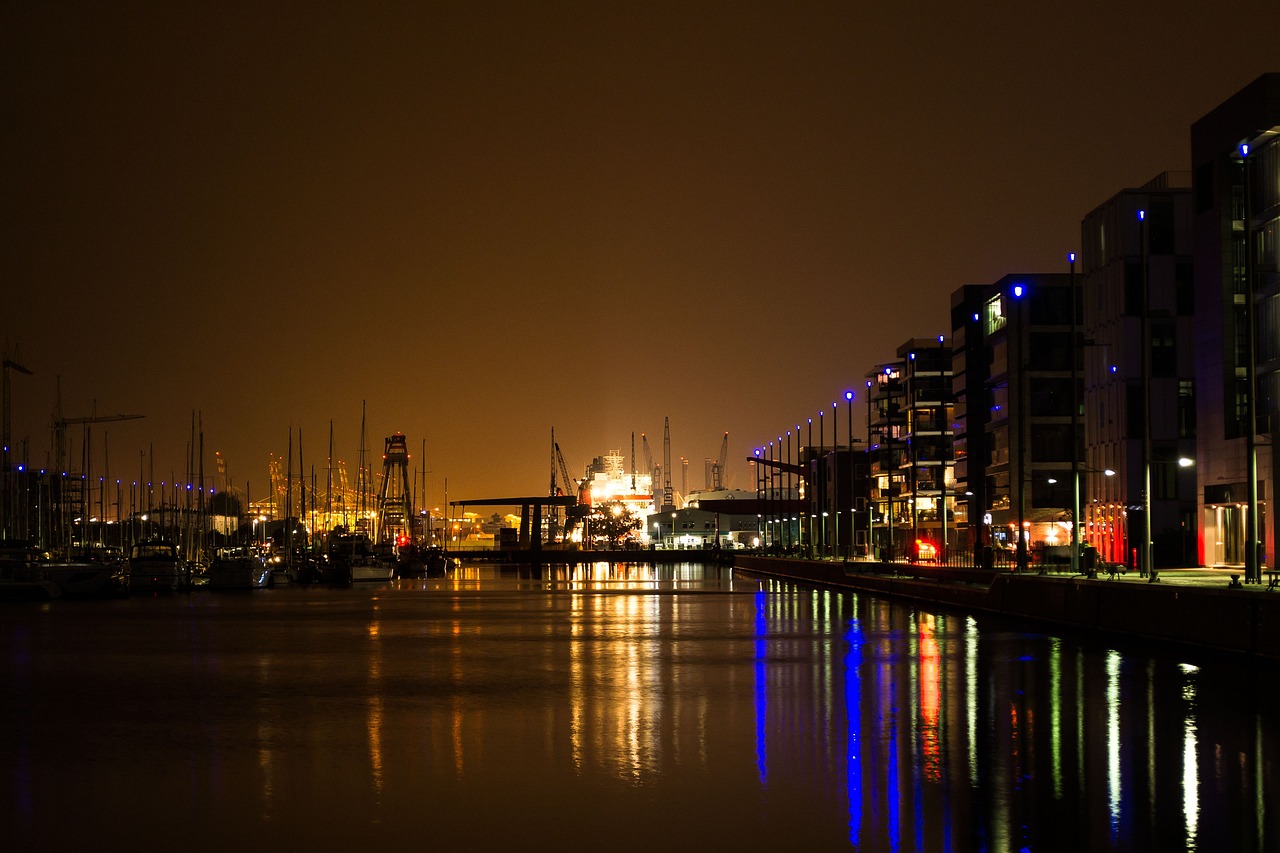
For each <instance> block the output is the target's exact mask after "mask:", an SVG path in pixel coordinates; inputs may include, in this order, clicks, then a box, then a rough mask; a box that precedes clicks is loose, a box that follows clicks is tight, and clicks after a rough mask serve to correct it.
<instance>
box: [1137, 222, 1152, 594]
mask: <svg viewBox="0 0 1280 853" xmlns="http://www.w3.org/2000/svg"><path fill="white" fill-rule="evenodd" d="M1138 223H1139V225H1138V235H1139V240H1140V241H1141V249H1142V324H1141V329H1142V332H1141V339H1140V343H1139V344H1138V346H1139V348H1140V349H1141V350H1142V542H1141V543H1139V547H1138V563H1139V565H1138V576H1139V577H1145V578H1147V579H1148V580H1155V579H1156V572H1155V568H1154V567H1153V566H1152V565H1151V280H1150V279H1151V272H1150V266H1151V263H1150V254H1151V242H1150V234H1149V227H1148V224H1147V212H1146V211H1145V210H1139V211H1138Z"/></svg>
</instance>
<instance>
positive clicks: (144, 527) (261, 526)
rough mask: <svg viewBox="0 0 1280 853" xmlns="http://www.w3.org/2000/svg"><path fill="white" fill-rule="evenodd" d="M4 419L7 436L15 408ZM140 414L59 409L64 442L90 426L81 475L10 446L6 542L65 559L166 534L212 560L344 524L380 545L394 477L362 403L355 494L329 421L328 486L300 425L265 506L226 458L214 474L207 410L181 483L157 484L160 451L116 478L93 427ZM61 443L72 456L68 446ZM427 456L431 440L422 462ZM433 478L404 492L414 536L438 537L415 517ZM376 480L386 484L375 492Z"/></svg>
mask: <svg viewBox="0 0 1280 853" xmlns="http://www.w3.org/2000/svg"><path fill="white" fill-rule="evenodd" d="M11 361H12V362H13V363H12V364H10V363H9V362H11ZM18 367H20V366H19V365H18V364H17V362H16V361H14V360H12V359H9V358H8V357H7V356H6V370H5V396H6V401H5V402H6V404H7V402H8V400H7V397H8V373H9V369H10V368H14V369H16V368H18ZM23 371H24V372H25V368H23ZM4 415H5V424H6V434H7V432H8V430H7V424H8V417H9V407H8V405H6V406H5V412H4ZM134 417H141V416H133V415H130V416H107V417H102V418H98V417H90V418H80V419H66V418H62V417H61V411H60V406H59V411H58V412H57V413H56V417H55V421H56V422H57V423H58V424H59V425H60V426H61V427H63V428H64V429H60V430H59V435H58V437H59V438H64V437H65V436H64V433H65V426H66V424H68V423H77V424H80V425H82V426H83V436H82V440H81V442H80V448H79V450H80V453H79V466H78V467H79V471H76V470H75V469H74V468H71V469H70V470H66V469H65V468H59V469H48V468H43V469H39V470H35V469H33V468H32V467H31V466H30V465H29V463H28V460H27V445H26V442H25V440H24V442H23V447H22V454H21V457H20V458H19V459H14V458H12V455H11V453H10V446H9V444H8V442H7V441H6V443H5V445H4V466H3V469H2V471H3V488H2V489H0V527H2V529H0V538H3V539H13V540H23V541H28V542H31V543H33V544H34V545H36V547H38V548H39V549H40V550H42V551H47V552H50V553H58V554H67V553H71V552H75V551H79V550H82V549H83V550H87V549H90V548H98V547H106V548H120V549H122V550H125V549H127V548H128V547H129V546H130V545H132V544H133V543H134V542H136V541H139V540H141V539H145V538H153V537H163V538H167V539H172V540H174V541H176V542H177V543H178V544H179V545H180V546H181V548H182V550H183V552H184V553H186V554H187V555H189V558H191V559H208V558H210V557H211V556H212V554H211V553H210V552H211V550H212V549H213V548H214V547H215V546H226V545H235V544H243V545H249V544H259V545H265V544H267V543H268V542H269V541H271V540H273V539H274V540H277V544H279V543H278V540H279V538H280V537H279V534H280V533H284V534H285V536H284V538H285V539H286V540H287V541H288V542H289V545H290V546H291V547H292V546H294V545H295V544H296V543H297V542H298V541H299V539H297V538H295V534H296V535H297V536H298V537H301V541H302V542H308V543H311V542H314V541H316V538H317V537H320V538H322V537H323V536H324V535H327V534H328V532H329V531H331V530H333V529H334V528H336V527H343V528H345V529H347V530H351V531H356V532H362V533H366V534H367V535H369V536H370V537H371V538H375V539H376V538H377V537H378V536H379V533H380V531H379V529H378V528H379V513H378V512H377V510H378V508H379V505H378V494H377V493H378V492H379V491H380V490H385V488H386V483H387V480H388V478H387V476H386V472H385V471H384V472H383V475H382V476H381V477H380V478H375V476H374V472H373V471H372V470H371V469H370V467H369V466H368V464H367V453H368V448H367V447H366V444H365V419H364V411H363V404H362V411H361V430H360V447H359V452H360V459H359V466H358V469H357V479H356V484H355V486H354V488H352V487H351V485H350V483H349V482H348V479H347V472H346V469H345V465H344V464H343V463H341V462H339V463H338V464H337V466H335V465H334V464H333V458H334V456H333V423H332V421H331V422H330V424H329V453H328V458H327V460H326V466H325V475H324V476H325V482H324V484H323V489H321V487H320V484H319V483H318V475H317V472H316V469H315V467H314V466H312V468H311V469H310V472H309V476H308V473H307V471H308V469H307V467H306V460H305V458H304V456H303V441H302V430H301V429H299V430H298V448H297V449H298V454H297V455H298V459H297V465H296V469H295V465H294V460H293V428H292V427H290V429H289V446H288V455H287V457H286V458H285V459H280V458H278V457H275V456H272V457H270V460H269V463H268V476H269V481H270V487H269V488H268V489H267V490H266V494H265V496H264V497H263V498H259V499H257V500H254V499H253V497H252V490H251V484H250V483H249V482H248V481H245V482H244V485H243V491H241V490H240V489H239V488H238V487H236V486H235V485H233V483H232V478H231V473H230V471H229V470H228V468H227V466H226V463H225V460H224V459H223V458H222V457H221V455H220V454H217V455H216V459H217V469H216V475H215V476H212V477H210V476H206V473H205V452H204V431H203V418H202V415H201V413H199V412H193V413H192V422H191V439H190V441H189V442H188V443H187V447H186V454H185V459H184V467H185V471H184V472H183V477H182V478H181V479H180V478H178V477H177V475H176V473H175V472H170V474H171V475H170V477H169V478H168V479H167V480H164V481H160V482H158V481H157V478H156V476H155V464H154V449H151V450H150V451H147V452H144V451H139V453H138V470H137V478H136V479H134V480H132V482H130V479H129V478H128V477H125V478H120V477H116V478H113V477H112V476H111V456H110V445H109V435H108V433H107V432H106V431H103V434H102V436H101V448H100V450H99V449H98V448H97V447H95V436H94V435H93V431H92V425H93V424H94V423H98V422H100V421H106V420H119V419H126V418H127V419H132V418H134ZM6 437H7V436H6ZM67 443H68V444H70V443H71V442H69V441H68V442H67ZM62 446H63V448H64V453H65V450H66V449H68V448H67V446H66V445H62ZM99 454H100V456H99ZM67 455H69V456H74V454H67ZM97 458H100V459H101V463H102V472H101V473H97V472H95V471H94V462H95V459H97ZM425 458H426V441H425V440H424V441H423V455H422V459H423V460H425ZM282 463H283V465H282ZM282 467H283V468H284V470H283V471H281V468H282ZM295 470H296V472H297V473H296V478H295ZM428 473H429V472H428V471H426V470H425V468H424V470H422V471H421V472H420V482H421V493H420V494H419V493H418V490H417V486H418V483H419V476H418V475H415V476H414V478H413V484H412V486H410V485H409V483H408V477H407V473H406V474H405V475H404V479H403V487H402V488H401V490H400V491H403V492H406V493H407V494H406V495H404V501H405V505H406V511H402V512H401V516H402V517H404V521H405V522H406V523H407V524H409V525H413V524H414V522H417V525H416V526H417V528H418V529H414V528H413V527H412V526H411V527H410V530H411V531H412V532H414V533H416V534H418V536H421V535H423V534H425V535H426V537H427V538H430V533H431V515H430V513H429V512H427V511H425V510H424V511H423V512H422V513H421V514H420V515H416V514H414V513H413V511H412V507H414V506H417V505H418V504H419V498H421V501H422V503H423V504H424V505H425V504H426V503H427V500H426V495H427V474H428ZM161 476H163V475H161ZM378 480H381V485H380V488H378V489H375V485H377V481H378ZM211 481H212V482H211ZM415 538H417V536H415Z"/></svg>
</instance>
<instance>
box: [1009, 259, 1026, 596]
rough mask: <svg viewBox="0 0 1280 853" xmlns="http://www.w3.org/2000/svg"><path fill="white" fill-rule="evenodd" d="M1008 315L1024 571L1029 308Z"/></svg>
mask: <svg viewBox="0 0 1280 853" xmlns="http://www.w3.org/2000/svg"><path fill="white" fill-rule="evenodd" d="M1010 292H1011V293H1012V295H1013V298H1014V299H1018V300H1021V299H1022V297H1023V295H1024V294H1025V293H1026V288H1025V287H1024V286H1023V285H1021V284H1015V285H1014V286H1013V287H1012V289H1011V291H1010ZM1011 307H1012V306H1011ZM1009 314H1010V317H1011V319H1012V320H1013V322H1011V323H1010V324H1009V326H1007V327H1006V328H1007V329H1008V334H1011V335H1013V341H1012V343H1014V344H1017V351H1018V357H1017V358H1016V359H1015V360H1014V361H1013V362H1011V363H1009V364H1008V365H1007V366H1006V373H1007V376H1008V379H1009V385H1010V389H1009V391H1010V393H1009V402H1010V404H1011V405H1013V404H1014V400H1015V396H1014V394H1013V382H1012V380H1013V376H1014V371H1015V369H1016V370H1017V377H1018V383H1017V392H1018V393H1017V396H1016V400H1017V403H1016V407H1015V408H1014V410H1013V411H1014V416H1015V417H1014V420H1015V424H1016V426H1017V430H1018V435H1017V439H1018V459H1017V463H1018V464H1017V469H1018V489H1017V501H1018V527H1017V530H1016V531H1015V533H1016V536H1017V541H1016V544H1015V546H1014V547H1015V552H1014V553H1015V555H1016V562H1017V570H1018V571H1019V572H1025V571H1026V570H1027V531H1026V520H1025V517H1026V512H1027V506H1026V495H1027V483H1026V453H1027V442H1026V439H1025V436H1024V429H1023V427H1024V425H1025V423H1026V409H1027V400H1026V397H1025V396H1024V395H1023V393H1022V387H1023V384H1024V382H1023V380H1024V379H1025V375H1026V371H1025V370H1024V369H1023V368H1024V365H1023V363H1022V357H1023V353H1022V335H1023V332H1024V331H1025V329H1024V328H1023V326H1024V323H1023V319H1024V318H1025V316H1026V311H1024V310H1023V309H1022V308H1018V309H1017V310H1014V311H1010V312H1009ZM1010 351H1011V352H1012V347H1010Z"/></svg>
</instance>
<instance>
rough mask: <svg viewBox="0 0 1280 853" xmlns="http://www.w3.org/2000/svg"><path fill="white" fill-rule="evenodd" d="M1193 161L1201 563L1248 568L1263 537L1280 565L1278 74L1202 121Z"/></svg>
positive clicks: (1194, 137)
mask: <svg viewBox="0 0 1280 853" xmlns="http://www.w3.org/2000/svg"><path fill="white" fill-rule="evenodd" d="M1191 158H1192V163H1191V165H1192V182H1193V188H1192V191H1193V221H1192V229H1193V244H1192V250H1193V255H1194V270H1195V313H1196V326H1195V327H1196V355H1195V361H1196V365H1195V381H1196V400H1197V407H1196V435H1197V439H1198V441H1197V448H1198V449H1197V453H1196V463H1197V464H1196V471H1197V475H1198V482H1199V489H1198V493H1199V494H1198V497H1199V509H1200V526H1201V540H1200V555H1201V561H1202V562H1203V563H1204V564H1206V565H1245V566H1248V565H1249V563H1248V559H1247V551H1248V542H1249V541H1250V540H1251V539H1253V538H1254V536H1255V535H1256V541H1258V542H1259V543H1260V544H1261V549H1260V550H1262V551H1263V552H1264V555H1265V556H1264V559H1265V560H1266V561H1267V562H1268V564H1269V565H1273V566H1274V565H1275V554H1276V545H1277V542H1280V536H1278V535H1277V531H1278V529H1280V512H1277V511H1276V508H1275V506H1274V505H1273V504H1272V503H1271V501H1272V500H1273V496H1274V495H1275V494H1276V488H1277V484H1278V483H1280V454H1274V453H1272V447H1273V443H1274V441H1275V440H1276V437H1277V435H1276V430H1277V428H1278V426H1280V418H1278V417H1277V412H1278V411H1280V407H1278V405H1277V401H1278V400H1280V273H1278V270H1280V73H1270V74H1264V75H1263V76H1261V77H1259V78H1258V79H1257V80H1254V81H1253V82H1252V83H1250V84H1249V85H1248V86H1245V87H1244V88H1243V89H1241V90H1240V91H1239V92H1237V93H1236V94H1235V95H1233V96H1232V97H1231V98H1229V99H1227V100H1226V101H1224V102H1223V103H1222V104H1220V105H1219V106H1218V107H1216V108H1215V109H1213V110H1212V111H1211V112H1209V113H1208V114H1207V115H1205V116H1204V117H1203V118H1201V119H1200V120H1199V121H1197V122H1196V123H1195V124H1193V125H1192V127H1191ZM1251 332H1252V333H1253V334H1250V333H1251ZM1255 525H1256V526H1255ZM1255 530H1256V534H1255V533H1253V531H1255ZM1258 577H1259V576H1258V575H1257V574H1256V573H1254V574H1253V577H1252V578H1248V577H1247V578H1246V579H1252V580H1256V579H1258Z"/></svg>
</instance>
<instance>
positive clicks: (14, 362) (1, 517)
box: [0, 343, 32, 539]
mask: <svg viewBox="0 0 1280 853" xmlns="http://www.w3.org/2000/svg"><path fill="white" fill-rule="evenodd" d="M11 370H16V371H18V372H19V373H24V374H26V375H27V376H31V375H32V373H31V371H30V370H28V369H27V368H25V367H23V366H22V365H21V364H20V363H19V362H18V357H17V354H16V353H15V354H14V357H13V358H10V357H9V346H8V344H7V343H6V344H5V351H4V468H3V475H2V476H3V477H4V487H3V488H4V493H3V494H2V495H0V502H3V509H0V522H2V523H3V524H4V530H3V534H4V538H6V539H8V538H10V536H11V535H12V533H11V530H10V527H11V526H12V524H13V522H14V520H15V519H13V518H11V516H13V505H12V502H11V501H10V500H9V493H10V491H12V490H11V489H10V488H9V473H10V471H12V467H13V466H12V464H11V463H10V462H9V439H10V430H9V421H10V417H11V412H12V411H13V400H12V398H11V396H10V392H9V371H11Z"/></svg>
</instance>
